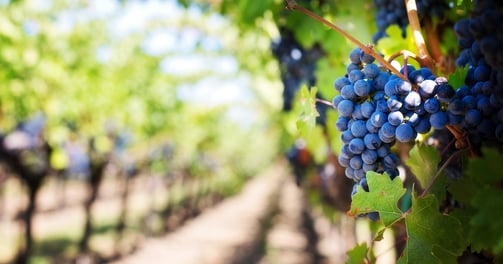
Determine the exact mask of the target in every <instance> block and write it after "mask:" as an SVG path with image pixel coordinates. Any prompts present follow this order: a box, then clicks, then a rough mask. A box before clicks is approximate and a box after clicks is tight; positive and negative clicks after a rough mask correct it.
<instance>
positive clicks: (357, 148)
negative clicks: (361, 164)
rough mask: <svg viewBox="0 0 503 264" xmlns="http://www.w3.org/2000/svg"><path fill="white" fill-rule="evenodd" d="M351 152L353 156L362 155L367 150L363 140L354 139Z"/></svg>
mask: <svg viewBox="0 0 503 264" xmlns="http://www.w3.org/2000/svg"><path fill="white" fill-rule="evenodd" d="M348 146H349V151H351V153H353V154H361V153H362V152H363V150H364V149H365V143H364V142H363V140H362V139H361V138H353V139H352V140H351V141H350V142H349V144H348Z"/></svg>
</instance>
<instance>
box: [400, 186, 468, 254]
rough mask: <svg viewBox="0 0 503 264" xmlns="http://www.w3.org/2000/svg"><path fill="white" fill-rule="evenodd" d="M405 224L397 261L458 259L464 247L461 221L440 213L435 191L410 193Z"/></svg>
mask: <svg viewBox="0 0 503 264" xmlns="http://www.w3.org/2000/svg"><path fill="white" fill-rule="evenodd" d="M405 227H406V231H407V244H406V246H405V249H404V253H403V256H402V257H401V258H400V259H399V263H457V257H458V256H460V255H461V253H462V252H463V250H464V249H465V248H466V245H465V239H464V238H463V234H462V228H461V222H460V221H459V220H458V219H456V218H455V217H452V216H449V215H443V214H441V213H440V212H439V207H438V201H437V199H436V198H435V196H434V195H427V196H425V197H423V198H421V197H420V198H417V197H415V196H413V197H412V208H411V212H410V213H409V214H407V215H406V216H405Z"/></svg>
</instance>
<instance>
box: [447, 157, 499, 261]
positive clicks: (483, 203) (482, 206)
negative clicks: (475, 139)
mask: <svg viewBox="0 0 503 264" xmlns="http://www.w3.org/2000/svg"><path fill="white" fill-rule="evenodd" d="M482 152H483V158H477V159H471V160H469V162H468V168H467V169H466V173H465V175H463V178H461V179H459V180H457V181H456V182H454V183H453V184H452V186H451V188H450V189H449V190H450V191H451V192H452V194H453V196H454V198H455V199H456V200H458V201H461V202H462V203H463V204H465V206H468V208H466V209H465V210H466V211H465V212H466V213H470V214H471V215H470V216H468V217H469V221H468V223H469V227H470V228H469V231H468V239H469V240H470V241H471V242H472V249H473V250H476V251H480V250H482V249H487V250H490V251H493V252H494V253H496V254H502V253H503V222H501V221H497V219H500V218H502V217H503V203H501V201H502V200H503V192H502V188H501V182H502V181H503V173H501V164H503V157H502V155H501V154H500V153H499V152H498V151H497V150H495V149H488V148H486V149H483V151H482Z"/></svg>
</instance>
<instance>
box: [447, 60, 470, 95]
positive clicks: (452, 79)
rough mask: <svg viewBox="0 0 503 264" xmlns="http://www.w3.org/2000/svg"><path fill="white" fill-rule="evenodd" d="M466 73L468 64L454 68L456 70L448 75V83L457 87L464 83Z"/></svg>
mask: <svg viewBox="0 0 503 264" xmlns="http://www.w3.org/2000/svg"><path fill="white" fill-rule="evenodd" d="M467 73H468V65H466V66H465V67H462V68H461V67H460V68H456V71H455V72H454V73H452V74H451V75H450V76H449V84H450V85H451V86H452V87H454V89H456V90H457V89H458V88H459V87H461V86H463V85H465V78H466V74H467Z"/></svg>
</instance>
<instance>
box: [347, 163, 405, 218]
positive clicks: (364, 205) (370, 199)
mask: <svg viewBox="0 0 503 264" xmlns="http://www.w3.org/2000/svg"><path fill="white" fill-rule="evenodd" d="M367 182H368V186H369V192H365V191H364V190H363V188H362V187H361V186H359V187H358V191H357V193H356V194H355V195H354V196H353V202H352V203H351V209H350V214H351V215H359V214H362V213H369V212H379V216H380V218H381V220H382V221H383V223H384V225H385V226H389V225H391V224H393V223H394V222H395V221H396V220H398V219H399V218H400V217H401V216H402V211H401V210H400V208H398V205H397V204H398V201H399V200H400V198H401V197H402V196H403V195H404V194H405V191H406V189H405V188H403V184H402V181H401V180H400V178H399V177H396V178H395V179H394V180H391V179H390V177H389V176H388V175H387V174H382V175H381V174H378V173H376V172H367Z"/></svg>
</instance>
